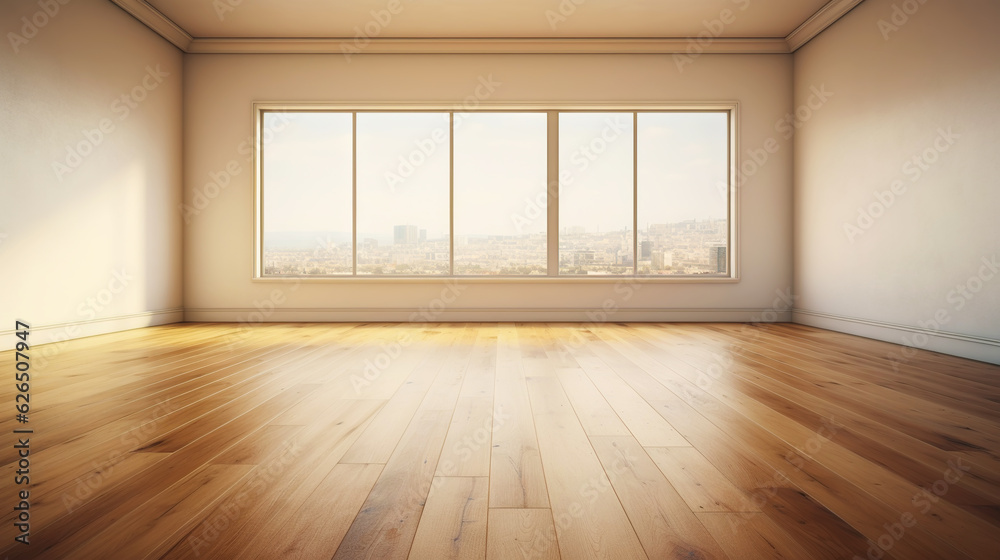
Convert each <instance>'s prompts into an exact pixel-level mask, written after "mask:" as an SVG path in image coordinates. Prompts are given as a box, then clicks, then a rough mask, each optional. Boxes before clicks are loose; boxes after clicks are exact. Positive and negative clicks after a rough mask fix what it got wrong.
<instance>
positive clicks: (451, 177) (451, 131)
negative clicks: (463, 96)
mask: <svg viewBox="0 0 1000 560" xmlns="http://www.w3.org/2000/svg"><path fill="white" fill-rule="evenodd" d="M448 274H449V275H451V276H454V275H455V113H454V111H453V112H450V113H448Z"/></svg>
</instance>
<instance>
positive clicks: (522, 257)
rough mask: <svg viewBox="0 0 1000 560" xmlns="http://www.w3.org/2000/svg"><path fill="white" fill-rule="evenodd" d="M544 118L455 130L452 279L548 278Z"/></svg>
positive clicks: (474, 116)
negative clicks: (463, 276)
mask: <svg viewBox="0 0 1000 560" xmlns="http://www.w3.org/2000/svg"><path fill="white" fill-rule="evenodd" d="M546 129H547V122H546V115H545V113H470V114H467V115H463V116H462V119H461V121H456V126H455V274H482V275H498V274H503V275H523V274H546V273H547V266H546V252H545V247H546V243H545V241H546V240H545V231H546V224H547V215H546V189H545V182H546V173H547V171H546V164H547V161H546Z"/></svg>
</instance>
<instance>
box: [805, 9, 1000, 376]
mask: <svg viewBox="0 0 1000 560" xmlns="http://www.w3.org/2000/svg"><path fill="white" fill-rule="evenodd" d="M897 7H898V10H899V11H898V12H897V11H895V8H897ZM904 8H905V9H906V10H908V11H910V12H912V13H909V14H908V13H906V12H905V11H903V10H904ZM914 8H916V10H914ZM998 22H1000V3H998V2H996V1H995V0H926V1H922V2H916V1H915V0H910V1H909V2H903V1H900V0H868V1H867V2H864V3H863V4H861V5H860V6H859V7H858V8H856V9H855V10H854V11H852V12H851V13H850V14H848V15H847V16H846V17H844V18H843V19H841V20H840V21H839V22H837V23H836V24H835V25H834V26H833V27H831V28H829V29H827V30H826V31H825V32H824V33H823V34H822V35H820V36H819V37H818V38H816V39H814V40H813V41H812V42H811V43H809V44H808V45H806V46H805V47H803V48H802V49H801V50H799V51H798V52H796V54H795V55H794V58H795V92H796V105H801V104H805V103H807V101H808V98H809V95H810V90H809V88H810V86H812V85H819V84H825V85H826V87H827V89H828V90H830V91H832V92H834V97H832V98H831V99H830V101H829V102H828V103H827V104H826V105H825V106H824V107H823V108H822V109H820V110H818V111H815V113H814V114H813V115H812V117H811V118H810V119H809V120H808V121H807V122H805V123H804V126H803V127H802V129H801V130H800V132H799V134H798V135H797V136H796V140H795V290H796V293H797V294H798V296H799V297H800V299H799V301H798V306H797V307H798V309H797V313H796V320H797V321H802V322H807V323H810V324H815V325H818V326H824V327H828V328H834V329H838V330H843V331H847V332H853V333H858V334H863V335H866V336H872V337H876V338H882V339H885V340H889V341H891V342H896V343H903V344H910V345H912V346H914V347H915V348H928V349H934V350H941V351H946V352H953V353H958V354H961V355H965V356H970V357H974V358H979V359H983V360H990V361H994V362H1000V272H995V271H993V270H991V268H990V267H988V266H986V264H985V261H984V259H985V260H986V261H993V262H996V261H995V260H994V259H996V258H998V257H1000V219H998V214H997V213H998V210H1000V188H998V186H1000V183H998V179H997V178H998V177H1000V157H998V154H1000V56H998V54H997V53H1000V34H997V32H996V25H997V23H998ZM942 131H943V133H942ZM948 131H951V132H950V134H949V132H948ZM914 157H917V158H919V159H918V160H914V159H913V158H914ZM897 181H898V182H897ZM893 186H895V188H896V191H897V192H896V193H892V188H893ZM875 191H878V192H879V193H880V194H878V195H876V194H875ZM885 191H888V192H889V193H890V194H884V193H885ZM859 208H861V209H864V210H865V213H866V214H868V216H870V217H871V218H870V219H869V218H866V217H865V216H864V215H862V214H861V213H859ZM845 224H846V225H845ZM980 275H982V278H980V277H979V276H980ZM986 278H989V279H986ZM960 285H966V288H965V290H967V292H968V294H969V296H971V299H970V297H966V296H963V295H962V294H961V292H960V291H959V286H960ZM974 290H978V292H974ZM935 317H937V319H935ZM935 321H937V322H938V323H939V324H938V325H935V324H934V322H935ZM941 323H943V324H941ZM913 329H916V332H914V330H913ZM935 331H942V332H941V333H937V334H938V336H935V334H936V333H935ZM907 354H912V350H907ZM899 357H901V355H900V356H899Z"/></svg>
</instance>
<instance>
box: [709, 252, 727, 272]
mask: <svg viewBox="0 0 1000 560" xmlns="http://www.w3.org/2000/svg"><path fill="white" fill-rule="evenodd" d="M708 263H709V265H710V266H712V267H714V268H715V272H717V273H719V274H725V273H726V270H728V268H729V259H727V258H726V246H725V245H713V246H711V247H709V248H708Z"/></svg>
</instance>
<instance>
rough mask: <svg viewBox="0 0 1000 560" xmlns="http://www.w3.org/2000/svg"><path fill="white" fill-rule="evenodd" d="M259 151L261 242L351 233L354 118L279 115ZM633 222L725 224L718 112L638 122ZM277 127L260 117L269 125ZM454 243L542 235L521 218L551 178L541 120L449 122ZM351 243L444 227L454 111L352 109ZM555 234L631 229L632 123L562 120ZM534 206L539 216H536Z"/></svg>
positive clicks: (539, 225)
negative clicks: (457, 238) (569, 229)
mask: <svg viewBox="0 0 1000 560" xmlns="http://www.w3.org/2000/svg"><path fill="white" fill-rule="evenodd" d="M283 117H284V118H287V119H288V120H289V124H288V125H287V126H285V127H284V128H283V129H282V130H280V131H279V132H277V133H276V134H275V137H274V139H273V140H272V141H271V142H269V143H267V144H265V146H264V177H263V180H264V183H263V184H264V206H263V211H264V223H265V233H268V232H296V231H300V232H301V231H340V232H350V230H351V167H352V153H351V114H350V113H328V112H326V113H285V114H284V115H283ZM638 121H639V127H638V138H639V142H638V178H639V224H640V228H644V227H645V224H647V223H665V222H670V221H681V220H687V219H692V218H697V219H705V218H724V217H725V216H726V201H725V198H724V197H723V195H722V194H720V192H719V189H718V188H717V184H718V183H719V182H720V181H721V182H724V181H725V180H726V175H727V170H726V167H727V165H726V154H727V146H728V144H727V123H726V115H725V114H724V113H640V114H639V117H638ZM275 122H276V121H275V117H274V116H273V115H271V114H265V123H264V124H265V127H266V128H268V127H270V128H273V126H270V125H272V124H273V123H275ZM456 122H457V123H458V126H457V127H456V131H455V166H454V167H455V233H456V235H476V234H493V235H496V234H514V233H517V229H516V228H515V221H514V220H513V219H512V216H515V215H517V216H520V217H521V218H523V219H520V224H521V231H522V232H524V233H529V232H530V233H534V232H544V231H545V225H546V220H545V217H544V212H543V213H542V215H541V217H532V216H533V215H532V214H530V213H526V206H528V205H529V204H530V203H529V202H526V201H525V199H529V200H535V199H542V200H544V196H540V195H541V193H544V192H545V182H546V169H545V167H546V117H545V114H544V113H485V112H484V113H469V114H458V115H456ZM357 123H358V130H357V147H358V161H357V173H358V177H357V184H358V236H359V239H360V238H363V237H365V236H369V235H377V236H378V237H381V238H383V239H386V238H388V239H391V237H392V227H393V226H394V225H397V224H413V225H417V226H418V227H420V228H425V229H427V230H428V238H435V237H440V236H442V235H444V234H446V233H447V231H448V175H449V158H448V131H449V127H448V114H447V113H359V114H358V118H357ZM559 132H560V134H559V136H560V146H559V165H560V170H561V171H563V172H568V173H569V177H570V180H569V181H568V182H565V183H563V184H562V185H561V190H560V225H561V226H583V227H585V228H586V229H587V230H588V231H596V230H597V229H598V228H600V230H601V231H610V230H620V229H623V228H625V227H628V228H631V224H632V157H633V156H632V149H633V144H632V136H633V130H632V115H631V113H563V114H561V115H560V131H559ZM535 210H537V209H535Z"/></svg>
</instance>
